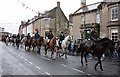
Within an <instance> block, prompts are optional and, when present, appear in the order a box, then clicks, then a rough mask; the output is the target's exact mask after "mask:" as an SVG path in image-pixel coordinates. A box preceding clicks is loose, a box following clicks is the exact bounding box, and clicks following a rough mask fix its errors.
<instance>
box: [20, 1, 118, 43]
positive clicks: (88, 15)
mask: <svg viewBox="0 0 120 77" xmlns="http://www.w3.org/2000/svg"><path fill="white" fill-rule="evenodd" d="M80 4H81V5H80V8H78V9H77V10H76V11H75V12H74V13H73V14H70V15H69V20H68V19H67V17H66V16H65V14H64V13H63V11H62V9H61V7H60V2H57V6H56V7H55V8H53V9H51V10H49V11H46V12H45V13H43V14H39V15H38V16H35V17H34V18H32V19H31V20H28V21H27V22H24V21H22V22H21V25H20V27H19V33H20V34H27V33H30V34H31V35H32V34H34V33H35V29H38V30H39V33H40V34H41V36H43V37H45V36H46V35H47V34H48V31H49V30H52V31H53V33H54V34H55V35H56V36H58V35H59V34H60V32H61V31H63V32H64V34H65V35H68V34H71V35H72V36H73V40H76V39H88V38H89V35H90V28H93V27H94V28H95V30H96V32H97V33H98V37H100V38H103V37H109V38H110V39H112V40H114V41H116V40H117V39H118V38H120V0H118V2H104V1H103V2H98V3H94V4H90V5H86V0H81V2H80Z"/></svg>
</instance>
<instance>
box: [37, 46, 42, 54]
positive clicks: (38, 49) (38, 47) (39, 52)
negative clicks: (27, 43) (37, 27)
mask: <svg viewBox="0 0 120 77" xmlns="http://www.w3.org/2000/svg"><path fill="white" fill-rule="evenodd" d="M40 49H41V46H39V47H38V52H37V53H38V54H40Z"/></svg>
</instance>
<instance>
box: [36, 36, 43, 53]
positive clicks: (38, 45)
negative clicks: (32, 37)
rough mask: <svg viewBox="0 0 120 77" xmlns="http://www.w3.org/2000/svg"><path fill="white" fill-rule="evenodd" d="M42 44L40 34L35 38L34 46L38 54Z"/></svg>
mask: <svg viewBox="0 0 120 77" xmlns="http://www.w3.org/2000/svg"><path fill="white" fill-rule="evenodd" d="M42 44H43V37H42V36H40V38H39V39H36V46H37V48H38V51H37V53H38V54H40V49H41V46H42Z"/></svg>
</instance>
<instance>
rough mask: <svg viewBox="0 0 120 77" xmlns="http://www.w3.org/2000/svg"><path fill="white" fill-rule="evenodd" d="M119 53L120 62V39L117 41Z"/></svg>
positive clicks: (119, 60) (119, 59)
mask: <svg viewBox="0 0 120 77" xmlns="http://www.w3.org/2000/svg"><path fill="white" fill-rule="evenodd" d="M116 50H117V53H118V60H117V61H118V62H120V39H118V41H117V49H116Z"/></svg>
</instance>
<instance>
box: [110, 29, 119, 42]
mask: <svg viewBox="0 0 120 77" xmlns="http://www.w3.org/2000/svg"><path fill="white" fill-rule="evenodd" d="M111 39H112V40H113V41H117V39H118V29H111Z"/></svg>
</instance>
